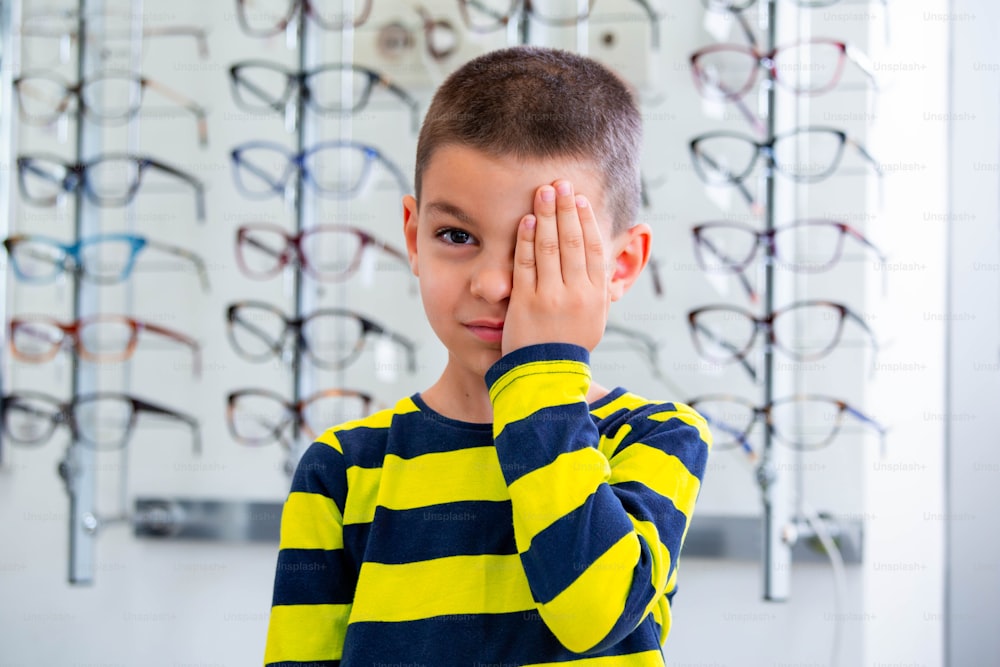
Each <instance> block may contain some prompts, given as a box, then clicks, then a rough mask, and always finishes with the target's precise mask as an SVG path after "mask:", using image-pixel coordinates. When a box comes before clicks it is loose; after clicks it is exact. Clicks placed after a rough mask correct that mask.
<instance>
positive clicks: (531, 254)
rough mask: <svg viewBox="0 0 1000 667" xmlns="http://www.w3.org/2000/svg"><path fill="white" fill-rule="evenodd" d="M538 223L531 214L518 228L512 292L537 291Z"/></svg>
mask: <svg viewBox="0 0 1000 667" xmlns="http://www.w3.org/2000/svg"><path fill="white" fill-rule="evenodd" d="M536 224H537V221H536V220H535V216H533V215H531V214H530V213H529V214H528V215H526V216H524V217H523V218H521V222H520V223H519V224H518V226H517V242H516V243H515V244H514V278H513V285H512V288H511V289H512V290H517V291H518V292H519V293H530V292H534V291H535V284H536V282H537V276H536V275H535V273H536V269H535V226H536Z"/></svg>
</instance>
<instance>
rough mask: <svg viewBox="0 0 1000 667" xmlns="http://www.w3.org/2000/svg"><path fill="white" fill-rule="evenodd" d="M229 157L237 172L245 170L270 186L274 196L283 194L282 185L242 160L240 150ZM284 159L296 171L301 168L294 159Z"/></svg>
mask: <svg viewBox="0 0 1000 667" xmlns="http://www.w3.org/2000/svg"><path fill="white" fill-rule="evenodd" d="M230 156H231V157H232V160H233V164H234V165H235V167H236V169H237V170H238V169H241V168H242V169H246V170H247V171H249V172H250V173H252V174H254V175H256V176H257V177H258V178H260V179H261V180H262V181H264V182H265V183H267V184H268V185H270V186H271V191H272V192H274V193H276V194H278V195H280V194H282V193H283V192H284V190H285V186H284V184H282V183H275V182H274V180H273V179H272V178H271V175H270V174H268V173H267V172H266V171H263V170H262V169H258V168H257V166H256V165H254V164H253V163H251V162H248V161H246V160H244V159H243V154H242V153H241V152H240V149H235V150H233V151H232V152H231V153H230ZM285 157H286V159H287V160H288V162H289V163H290V164H292V165H295V167H296V168H297V169H301V168H302V165H301V164H300V163H299V162H297V161H296V160H295V158H292V157H288V156H285Z"/></svg>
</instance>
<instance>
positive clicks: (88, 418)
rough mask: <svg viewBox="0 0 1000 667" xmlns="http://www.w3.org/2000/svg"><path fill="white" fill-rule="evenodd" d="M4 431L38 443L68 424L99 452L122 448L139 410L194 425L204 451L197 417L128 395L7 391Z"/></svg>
mask: <svg viewBox="0 0 1000 667" xmlns="http://www.w3.org/2000/svg"><path fill="white" fill-rule="evenodd" d="M0 411H2V413H3V431H4V434H5V435H6V436H7V437H8V438H10V439H11V441H12V442H14V443H16V444H19V445H28V446H37V445H41V444H44V443H45V442H47V441H48V439H49V438H50V437H52V433H53V432H54V431H55V429H56V427H57V426H60V425H65V426H67V427H68V428H69V429H70V432H71V433H72V434H73V440H74V441H75V442H78V443H80V444H81V445H83V446H85V447H87V448H89V449H95V450H99V451H113V450H117V449H122V448H123V447H124V446H125V444H126V443H127V442H128V440H129V437H130V436H131V434H132V430H133V429H134V428H135V422H136V418H137V416H138V415H139V413H146V414H149V415H153V416H157V417H166V418H168V419H172V420H175V421H180V422H183V423H184V424H186V425H187V426H188V427H190V428H191V433H192V437H193V445H194V451H195V453H196V454H198V453H201V434H200V431H199V428H198V420H197V419H195V418H194V417H191V416H190V415H186V414H184V413H181V412H177V411H176V410H171V409H169V408H165V407H163V406H160V405H156V404H154V403H150V402H149V401H144V400H141V399H138V398H136V397H134V396H130V395H128V394H121V393H115V392H97V393H93V394H86V395H80V396H74V397H73V399H72V400H70V401H68V402H65V403H64V402H61V401H59V400H58V399H56V398H54V397H52V396H49V395H48V394H43V393H40V392H35V391H22V392H14V393H11V394H7V395H6V396H4V397H3V405H2V407H0Z"/></svg>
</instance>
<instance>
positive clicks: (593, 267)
mask: <svg viewBox="0 0 1000 667" xmlns="http://www.w3.org/2000/svg"><path fill="white" fill-rule="evenodd" d="M576 207H577V215H579V216H580V227H581V229H582V231H583V247H584V249H585V250H586V253H587V276H588V277H589V278H590V283H591V284H592V285H603V284H604V283H605V282H606V281H607V275H606V274H607V267H605V266H604V261H605V260H604V241H603V240H602V239H601V228H600V227H599V226H598V224H597V216H596V215H595V214H594V209H593V208H592V207H591V206H590V202H589V201H588V200H587V198H586V197H584V196H583V195H577V196H576Z"/></svg>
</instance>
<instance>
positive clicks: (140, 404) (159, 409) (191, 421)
mask: <svg viewBox="0 0 1000 667" xmlns="http://www.w3.org/2000/svg"><path fill="white" fill-rule="evenodd" d="M129 398H130V400H131V401H132V403H133V405H134V406H135V408H136V410H137V411H138V410H142V411H144V412H149V413H152V414H155V415H161V416H164V417H169V418H171V419H177V420H179V421H182V422H184V423H185V424H187V425H188V426H189V427H190V428H191V439H192V444H193V449H194V453H195V454H197V455H201V427H200V426H199V424H198V420H197V419H195V418H194V417H192V416H191V415H189V414H185V413H183V412H178V411H176V410H171V409H170V408H165V407H163V406H162V405H156V404H155V403H150V402H148V401H144V400H142V399H139V398H132V397H129Z"/></svg>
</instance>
